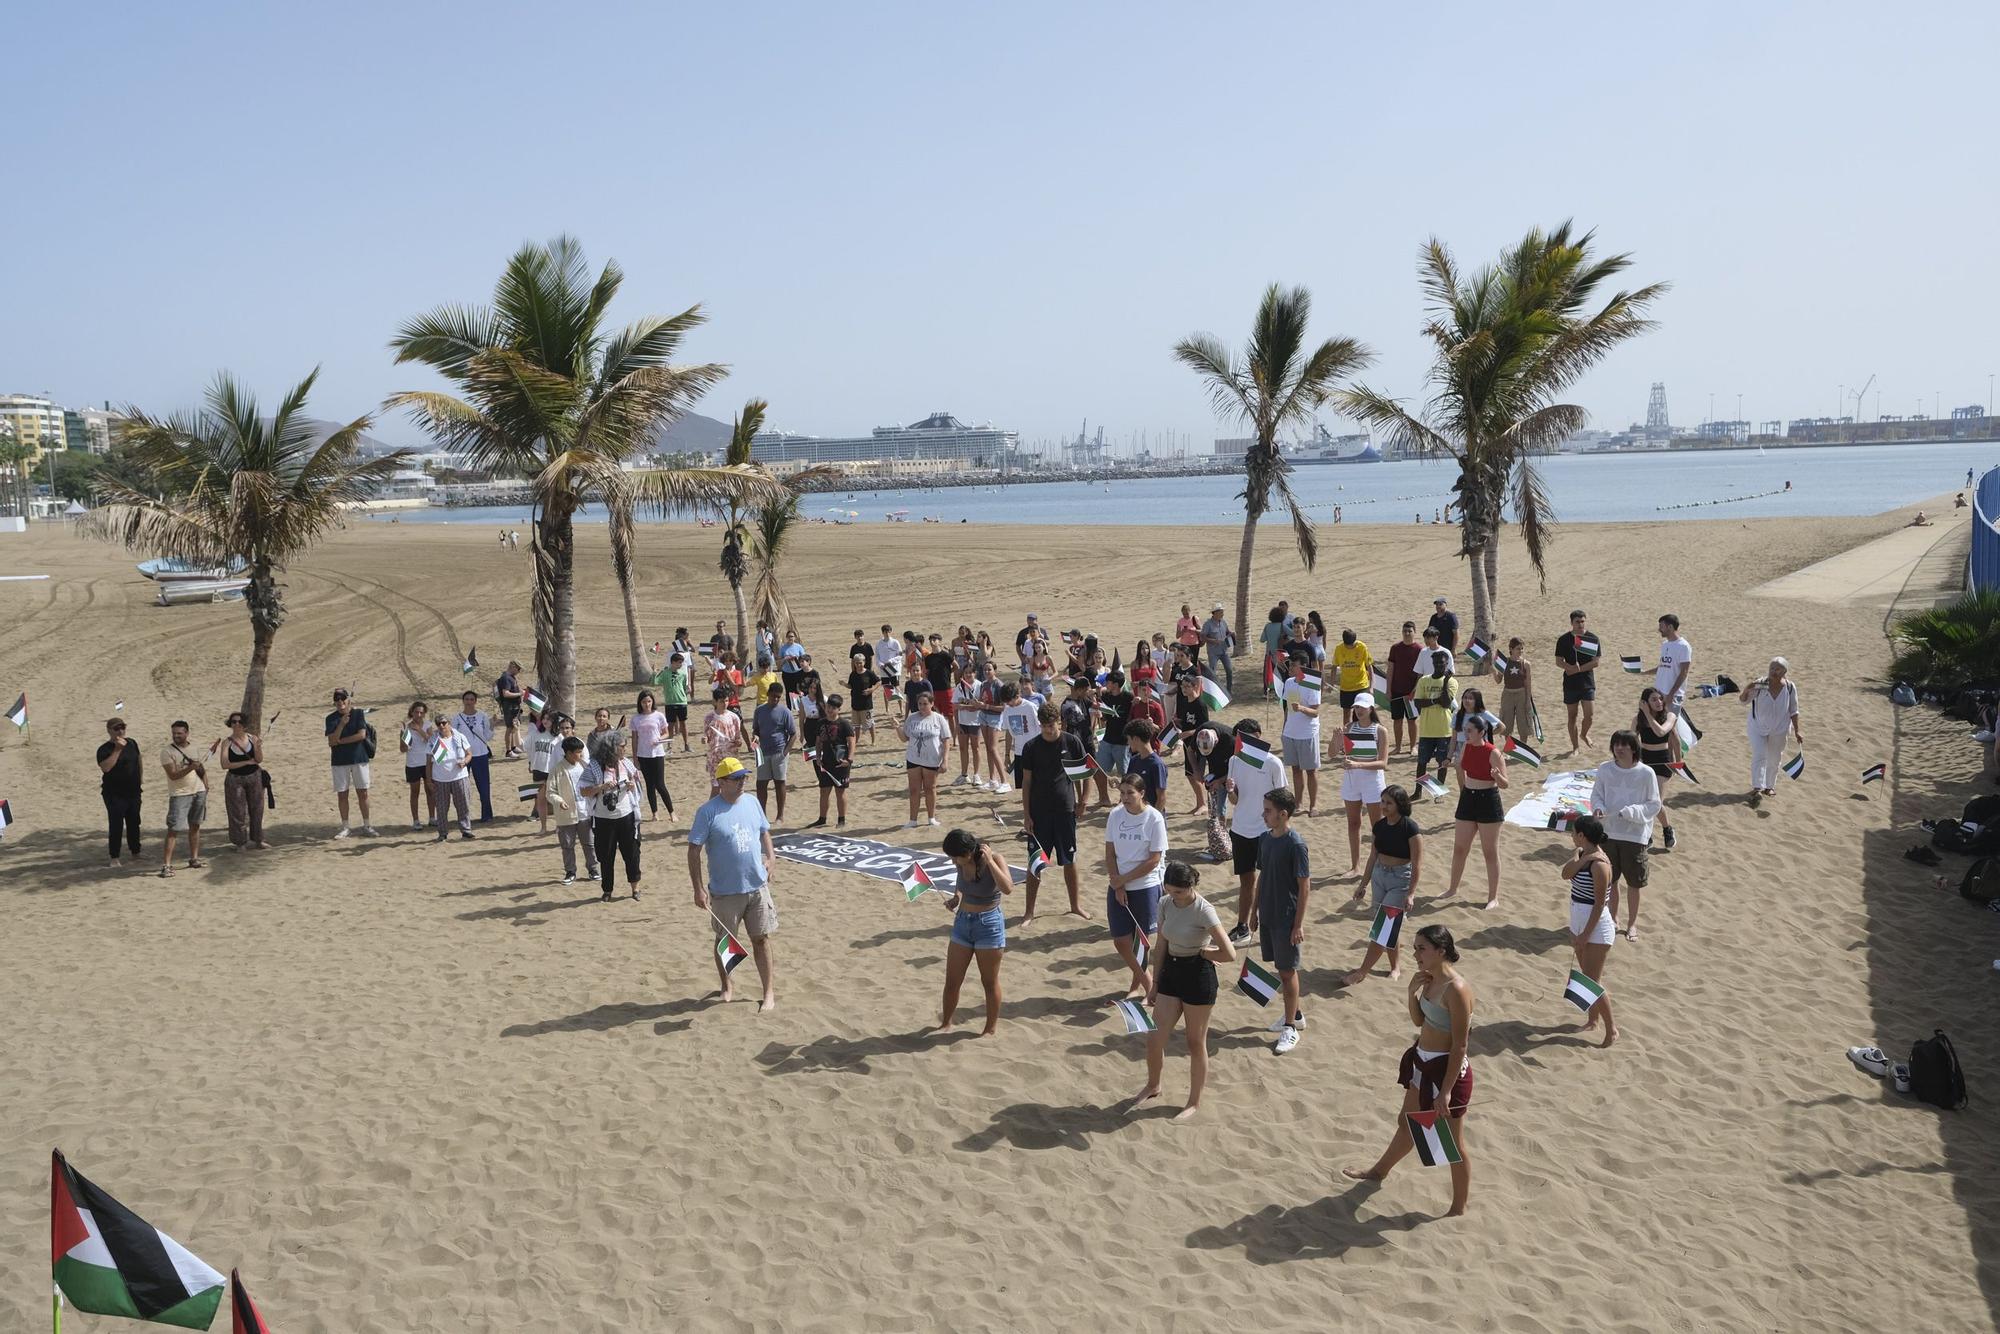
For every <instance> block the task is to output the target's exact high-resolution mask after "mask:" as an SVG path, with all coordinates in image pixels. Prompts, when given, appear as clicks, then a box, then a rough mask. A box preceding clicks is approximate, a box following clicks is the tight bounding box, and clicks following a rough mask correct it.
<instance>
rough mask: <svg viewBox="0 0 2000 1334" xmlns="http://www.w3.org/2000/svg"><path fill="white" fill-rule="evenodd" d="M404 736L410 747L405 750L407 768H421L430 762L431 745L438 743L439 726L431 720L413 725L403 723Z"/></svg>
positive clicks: (404, 762) (404, 758) (404, 765)
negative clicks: (430, 721) (434, 724)
mask: <svg viewBox="0 0 2000 1334" xmlns="http://www.w3.org/2000/svg"><path fill="white" fill-rule="evenodd" d="M403 737H404V739H405V740H406V741H408V743H409V746H410V748H409V749H408V750H406V751H404V752H403V767H404V768H405V769H421V768H423V767H424V765H426V764H428V763H429V762H430V754H431V747H432V746H434V745H436V744H437V728H436V727H435V726H433V725H432V724H431V723H429V722H424V723H420V724H418V725H417V726H415V727H411V726H410V725H409V724H408V723H405V724H403Z"/></svg>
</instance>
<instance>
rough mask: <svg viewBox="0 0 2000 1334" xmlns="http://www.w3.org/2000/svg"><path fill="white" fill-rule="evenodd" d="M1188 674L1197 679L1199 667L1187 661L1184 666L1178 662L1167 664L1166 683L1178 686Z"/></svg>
mask: <svg viewBox="0 0 2000 1334" xmlns="http://www.w3.org/2000/svg"><path fill="white" fill-rule="evenodd" d="M1190 676H1192V677H1193V678H1194V679H1195V680H1197V681H1199V680H1200V679H1201V668H1199V667H1197V666H1195V665H1194V664H1193V663H1188V664H1186V665H1185V666H1183V665H1182V664H1180V663H1178V662H1170V663H1168V664H1167V684H1168V685H1169V686H1173V687H1178V686H1179V685H1180V683H1181V682H1183V681H1185V680H1187V679H1188V678H1189V677H1190Z"/></svg>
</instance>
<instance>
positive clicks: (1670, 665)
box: [1653, 639, 1694, 704]
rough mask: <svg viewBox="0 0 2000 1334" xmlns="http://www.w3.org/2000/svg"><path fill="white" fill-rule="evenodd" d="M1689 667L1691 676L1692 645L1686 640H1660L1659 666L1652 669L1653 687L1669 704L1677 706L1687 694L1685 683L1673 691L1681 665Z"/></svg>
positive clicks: (1692, 661)
mask: <svg viewBox="0 0 2000 1334" xmlns="http://www.w3.org/2000/svg"><path fill="white" fill-rule="evenodd" d="M1682 663H1687V664H1689V666H1690V671H1689V675H1690V676H1692V675H1693V671H1692V666H1693V663H1694V645H1693V644H1690V643H1688V642H1687V640H1686V639H1662V640H1661V641H1660V665H1659V666H1658V667H1656V668H1654V669H1653V687H1654V689H1656V690H1658V691H1659V692H1660V693H1661V694H1662V695H1665V696H1666V697H1667V700H1668V702H1669V703H1672V704H1678V703H1680V702H1681V697H1682V696H1684V695H1685V694H1687V685H1686V682H1683V683H1682V685H1681V688H1680V689H1679V690H1676V689H1674V678H1675V677H1676V676H1679V675H1680V669H1681V664H1682Z"/></svg>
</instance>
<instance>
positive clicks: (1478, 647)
mask: <svg viewBox="0 0 2000 1334" xmlns="http://www.w3.org/2000/svg"><path fill="white" fill-rule="evenodd" d="M1465 652H1466V656H1467V657H1469V658H1471V659H1472V660H1473V661H1474V662H1482V663H1483V662H1485V661H1486V659H1487V658H1489V657H1490V656H1492V653H1493V650H1492V648H1491V647H1490V646H1489V645H1488V644H1487V643H1486V641H1485V640H1483V639H1481V638H1480V637H1479V636H1477V635H1474V636H1473V637H1472V642H1470V643H1469V644H1467V645H1466V646H1465Z"/></svg>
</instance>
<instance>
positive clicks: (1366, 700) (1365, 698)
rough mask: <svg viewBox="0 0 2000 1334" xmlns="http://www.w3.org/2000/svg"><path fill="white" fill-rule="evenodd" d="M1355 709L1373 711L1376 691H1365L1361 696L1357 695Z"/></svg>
mask: <svg viewBox="0 0 2000 1334" xmlns="http://www.w3.org/2000/svg"><path fill="white" fill-rule="evenodd" d="M1354 707H1355V708H1357V709H1372V708H1374V707H1375V692H1374V691H1372V690H1364V691H1362V692H1361V693H1360V694H1358V695H1356V696H1355V697H1354Z"/></svg>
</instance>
